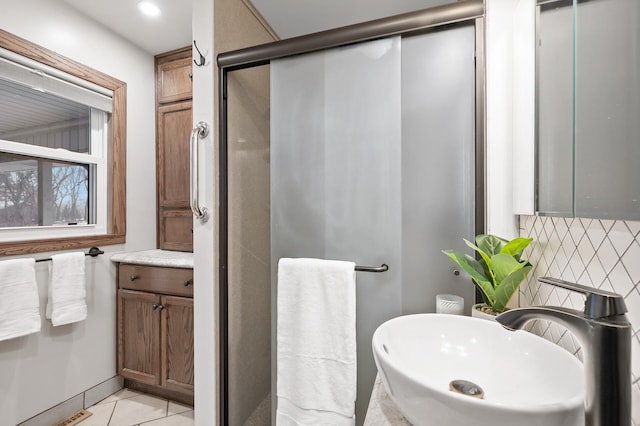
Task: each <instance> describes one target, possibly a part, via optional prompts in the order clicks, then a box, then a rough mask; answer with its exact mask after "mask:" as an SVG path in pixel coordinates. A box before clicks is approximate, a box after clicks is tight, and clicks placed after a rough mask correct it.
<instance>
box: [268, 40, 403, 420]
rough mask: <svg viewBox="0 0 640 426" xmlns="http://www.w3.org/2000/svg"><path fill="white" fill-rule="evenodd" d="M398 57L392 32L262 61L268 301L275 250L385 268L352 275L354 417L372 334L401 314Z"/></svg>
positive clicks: (364, 397)
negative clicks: (267, 145)
mask: <svg viewBox="0 0 640 426" xmlns="http://www.w3.org/2000/svg"><path fill="white" fill-rule="evenodd" d="M400 65H401V64H400V39H399V38H394V39H386V40H380V41H375V42H369V43H363V44H359V45H355V46H349V47H345V48H340V49H334V50H331V51H326V52H320V53H314V54H308V55H304V56H301V57H295V58H291V59H285V60H279V61H274V62H272V63H271V265H272V277H273V280H272V286H273V290H274V291H273V295H274V300H273V302H272V303H273V304H272V306H273V307H275V306H276V303H275V294H276V289H275V283H276V281H275V273H276V270H277V262H278V259H280V258H282V257H314V258H323V259H336V260H350V261H354V262H356V264H358V265H371V266H375V265H378V266H379V265H380V264H382V263H387V264H388V265H389V266H390V269H389V271H388V272H385V273H367V272H358V273H357V279H356V282H357V300H358V301H357V307H356V316H357V346H358V348H359V350H358V359H357V362H358V404H357V412H356V417H357V419H358V420H359V424H361V422H362V420H363V419H364V412H365V411H366V404H367V403H368V399H369V395H370V393H371V387H372V385H373V379H374V377H375V371H376V370H375V365H374V361H373V357H372V355H371V350H370V348H371V336H372V334H373V331H374V330H375V328H376V327H377V326H378V325H379V324H381V323H382V322H384V321H385V320H386V319H389V318H391V317H394V316H397V315H400V314H401V278H402V277H401V268H400V256H401V233H400V226H401V208H400V203H401V199H400V195H401V194H400V191H399V188H400V162H401V158H400V155H401V153H400V149H401V143H400V142H401V139H400V138H401V115H400V111H401V109H400V101H401V99H400V98H401V95H400V72H401V69H400ZM274 310H275V309H274ZM274 316H275V313H273V314H272V318H273V317H274ZM273 327H274V328H273V329H274V330H275V322H274V324H273ZM273 346H275V344H273V345H272V347H273ZM273 359H274V360H275V354H274V356H273ZM273 370H274V374H275V365H274V367H273ZM274 382H275V380H274Z"/></svg>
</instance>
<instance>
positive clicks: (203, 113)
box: [192, 0, 218, 426]
mask: <svg viewBox="0 0 640 426" xmlns="http://www.w3.org/2000/svg"><path fill="white" fill-rule="evenodd" d="M213 1H214V0H193V1H192V17H193V18H192V28H193V39H194V40H197V41H198V47H200V49H201V51H202V52H207V55H206V63H205V66H203V67H193V123H194V126H195V124H196V123H198V122H200V121H204V122H205V123H207V125H208V126H209V135H207V137H206V138H204V139H203V140H201V141H200V142H199V143H200V149H201V151H200V173H201V174H200V183H201V186H202V190H201V191H200V197H201V198H200V200H201V203H202V205H203V206H205V207H206V208H207V209H208V210H209V214H210V216H211V218H210V219H209V220H208V221H206V222H204V223H203V222H202V221H201V220H199V219H195V218H194V219H193V230H194V232H193V246H194V253H193V263H194V265H193V266H194V267H193V276H194V281H196V282H198V283H205V285H197V286H194V288H193V291H194V295H193V296H194V297H193V303H194V306H193V310H194V312H193V321H194V333H195V336H194V340H195V342H194V344H195V347H194V367H195V401H194V403H195V407H196V412H195V424H196V425H198V426H209V425H214V424H216V418H217V413H218V393H217V389H218V388H217V385H218V383H217V381H216V377H217V374H216V371H217V365H218V354H217V351H216V336H217V335H218V330H217V327H216V325H215V324H216V323H217V319H218V309H217V300H216V299H215V294H216V289H217V277H218V275H217V273H216V271H217V265H216V264H215V262H214V261H212V260H213V259H215V258H216V239H215V236H216V231H217V229H218V223H217V222H216V220H215V219H216V211H215V205H216V201H215V200H216V197H217V194H215V188H216V180H215V176H216V172H217V166H216V165H217V161H218V159H217V158H216V157H215V155H214V152H215V151H216V149H215V143H216V132H217V127H216V126H215V115H214V103H215V102H216V98H215V96H214V87H216V86H215V85H216V84H217V81H216V80H215V76H217V74H216V73H215V72H214V69H215V62H214V55H213V33H214V31H213V25H212V23H213V21H214V19H213V18H214V16H213V15H214V7H213Z"/></svg>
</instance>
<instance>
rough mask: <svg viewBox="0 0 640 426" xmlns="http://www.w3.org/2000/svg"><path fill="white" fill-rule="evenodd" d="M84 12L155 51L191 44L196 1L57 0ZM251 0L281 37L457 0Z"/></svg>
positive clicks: (136, 42)
mask: <svg viewBox="0 0 640 426" xmlns="http://www.w3.org/2000/svg"><path fill="white" fill-rule="evenodd" d="M52 1H58V2H64V3H66V4H68V5H70V6H71V7H73V8H74V9H76V10H78V11H79V12H80V13H82V14H84V15H86V16H88V17H90V18H91V19H93V20H95V21H97V22H98V23H100V24H101V25H103V26H105V27H106V28H108V29H110V30H111V31H113V32H115V33H117V34H119V35H120V36H122V37H123V38H125V39H127V40H129V41H130V42H132V43H133V44H135V45H137V46H139V47H140V48H142V49H143V50H145V51H147V52H149V53H151V54H153V55H156V54H158V53H163V52H167V51H169V50H173V49H177V48H180V47H184V46H187V45H189V44H190V43H191V2H190V1H189V0H154V1H155V3H156V4H157V5H158V6H160V8H161V10H162V15H161V16H160V17H158V18H148V17H145V16H143V15H142V14H141V13H140V12H139V11H138V9H137V7H136V4H137V3H138V0H108V1H104V0H52ZM234 1H237V2H238V3H240V2H241V1H251V3H253V5H254V6H255V8H256V9H257V10H258V11H259V12H260V13H261V14H262V16H263V17H264V18H265V19H266V21H267V22H268V23H269V24H270V25H271V27H272V28H273V30H274V31H275V32H276V33H277V34H278V35H279V36H280V38H283V39H284V38H290V37H295V36H299V35H303V34H309V33H313V32H317V31H322V30H327V29H331V28H338V27H342V26H345V25H350V24H354V23H358V22H365V21H369V20H372V19H377V18H382V17H385V16H391V15H397V14H400V13H404V12H410V11H414V10H419V9H426V8H429V7H433V6H438V5H441V4H445V3H455V0H394V1H389V0H346V1H345V0H306V1H305V0H234Z"/></svg>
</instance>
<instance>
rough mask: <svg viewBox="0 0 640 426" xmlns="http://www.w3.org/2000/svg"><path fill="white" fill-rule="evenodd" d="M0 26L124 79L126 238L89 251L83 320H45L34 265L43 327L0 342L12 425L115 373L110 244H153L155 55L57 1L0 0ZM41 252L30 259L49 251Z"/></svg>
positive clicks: (5, 414) (0, 391)
mask: <svg viewBox="0 0 640 426" xmlns="http://www.w3.org/2000/svg"><path fill="white" fill-rule="evenodd" d="M0 28H2V29H4V30H6V31H8V32H11V33H13V34H15V35H18V36H20V37H22V38H25V39H27V40H29V41H31V42H34V43H36V44H39V45H41V46H44V47H46V48H48V49H50V50H53V51H55V52H57V53H60V54H62V55H65V56H67V57H69V58H71V59H74V60H76V61H78V62H81V63H83V64H85V65H88V66H90V67H93V68H95V69H97V70H99V71H102V72H105V73H107V74H110V75H112V76H113V77H115V78H118V79H120V80H122V81H124V82H126V83H127V186H126V188H127V243H126V244H124V245H118V246H108V247H107V246H105V247H101V248H102V249H103V250H105V252H106V254H105V255H104V256H100V257H98V258H96V259H89V258H87V264H86V265H87V302H88V309H89V317H88V319H87V320H86V321H84V322H81V323H77V324H73V325H67V326H62V327H57V328H52V327H51V325H50V323H49V321H47V320H44V306H45V303H46V282H47V278H48V272H47V268H48V266H47V264H46V263H39V264H37V278H38V285H39V290H40V303H41V314H42V317H43V324H42V330H41V332H40V333H38V334H32V335H30V336H25V337H22V338H18V339H13V340H9V341H4V342H0V395H1V396H0V413H2V415H1V416H0V424H1V425H15V424H16V423H19V422H21V421H23V420H25V419H27V418H29V417H32V416H34V415H36V414H38V413H39V412H41V411H43V410H46V409H48V408H50V407H52V406H54V405H56V404H58V403H60V402H62V401H64V400H66V399H68V398H69V397H72V396H74V395H76V394H78V393H80V392H83V391H84V390H86V389H88V388H90V387H92V386H94V385H96V384H98V383H100V382H102V381H104V380H106V379H109V378H111V377H113V376H114V375H115V374H116V361H115V356H116V355H115V354H116V347H115V315H116V299H115V295H116V287H115V267H114V266H113V265H112V264H111V262H110V261H109V257H110V255H111V254H112V253H114V252H116V251H124V250H126V251H133V250H143V249H149V248H154V247H155V244H156V242H155V241H156V240H155V220H154V219H155V125H154V122H155V115H154V114H155V113H154V65H153V56H151V55H150V54H148V53H146V52H144V51H142V50H140V49H139V48H137V47H134V46H133V45H131V44H129V43H128V42H126V41H125V40H124V39H122V38H120V37H118V36H115V35H113V34H111V33H110V32H108V31H107V30H106V29H104V28H102V27H100V26H98V24H96V23H95V22H93V21H91V20H88V19H87V18H85V17H83V16H82V15H80V14H78V13H76V12H75V11H74V10H73V9H70V8H69V7H68V6H66V4H65V3H64V2H62V1H57V0H2V1H1V2H0ZM50 254H51V253H41V254H39V255H37V256H33V257H36V258H41V257H47V256H49V255H50Z"/></svg>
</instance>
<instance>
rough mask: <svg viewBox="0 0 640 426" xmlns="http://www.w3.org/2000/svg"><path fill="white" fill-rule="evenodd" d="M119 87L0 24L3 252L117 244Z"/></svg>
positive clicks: (120, 223) (121, 135)
mask: <svg viewBox="0 0 640 426" xmlns="http://www.w3.org/2000/svg"><path fill="white" fill-rule="evenodd" d="M34 58H38V62H36V61H34ZM78 77H82V78H78ZM125 89H126V86H125V84H124V83H122V82H120V81H118V80H116V79H113V78H112V77H109V76H106V75H105V74H102V73H100V72H97V71H95V70H92V69H89V68H87V67H85V66H83V65H81V64H78V63H76V62H73V61H71V60H69V59H67V58H64V57H62V56H59V55H57V54H54V53H52V52H49V51H45V50H44V49H42V48H40V47H38V46H35V45H33V44H30V43H28V42H26V41H25V40H22V39H19V38H17V37H15V36H12V35H10V34H8V33H6V32H3V31H2V30H0V255H3V254H23V253H32V252H37V251H49V250H57V249H68V248H74V247H88V246H91V245H98V244H103V245H104V244H117V243H122V242H124V237H125V232H124V231H125V222H124V212H125V208H124V200H125V198H124V154H125V150H124V147H125V128H124V113H125V107H124V106H125V103H124V101H125Z"/></svg>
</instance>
